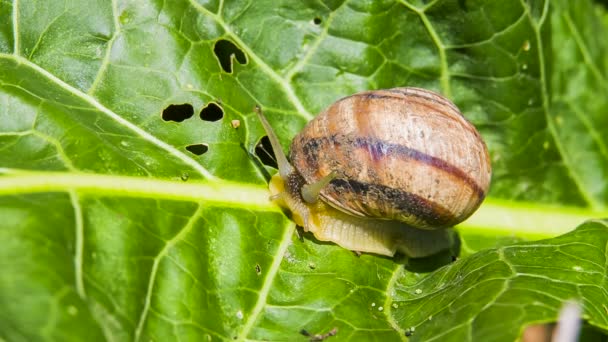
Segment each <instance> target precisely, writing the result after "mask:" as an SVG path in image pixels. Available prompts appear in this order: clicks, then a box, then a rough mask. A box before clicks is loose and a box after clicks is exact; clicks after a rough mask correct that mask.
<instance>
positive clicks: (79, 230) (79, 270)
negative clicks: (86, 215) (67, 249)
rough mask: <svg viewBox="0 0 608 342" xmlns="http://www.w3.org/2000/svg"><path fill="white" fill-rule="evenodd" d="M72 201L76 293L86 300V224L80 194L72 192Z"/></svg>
mask: <svg viewBox="0 0 608 342" xmlns="http://www.w3.org/2000/svg"><path fill="white" fill-rule="evenodd" d="M70 201H71V202H72V206H73V207H74V222H75V225H74V226H75V232H74V234H75V251H74V278H75V283H76V292H77V293H78V295H79V296H80V298H82V299H85V298H86V297H87V294H86V291H85V288H84V277H83V274H84V269H83V267H84V266H83V256H84V223H83V220H82V207H81V206H80V200H79V198H78V194H77V193H76V192H75V191H73V190H70Z"/></svg>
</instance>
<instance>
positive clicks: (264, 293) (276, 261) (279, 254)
mask: <svg viewBox="0 0 608 342" xmlns="http://www.w3.org/2000/svg"><path fill="white" fill-rule="evenodd" d="M295 228H296V226H295V224H294V223H290V224H289V225H288V226H287V227H285V228H284V229H285V231H284V232H283V236H282V237H281V244H280V245H279V247H278V248H277V251H276V253H275V257H274V258H273V260H272V264H271V265H270V268H269V269H268V273H267V274H266V278H264V283H263V284H262V288H261V289H260V293H259V296H258V299H257V301H256V303H255V306H254V307H253V310H252V311H251V313H250V314H249V317H248V318H247V321H246V322H245V325H244V326H243V330H241V333H240V334H239V336H238V338H237V341H244V340H245V339H246V338H247V336H248V335H249V333H250V332H251V329H252V328H253V325H254V324H255V322H256V321H257V319H258V316H259V315H260V313H261V312H262V310H263V309H264V306H265V305H266V299H267V298H268V294H269V293H270V289H271V287H272V285H273V282H274V278H275V277H276V275H277V273H278V272H279V268H280V267H281V262H282V261H283V256H284V255H285V252H286V251H287V248H288V247H289V245H290V244H291V238H292V236H293V232H294V230H295Z"/></svg>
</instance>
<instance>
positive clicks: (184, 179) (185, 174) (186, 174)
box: [181, 172, 190, 182]
mask: <svg viewBox="0 0 608 342" xmlns="http://www.w3.org/2000/svg"><path fill="white" fill-rule="evenodd" d="M188 178H190V175H189V174H188V173H187V172H184V173H182V176H181V179H182V180H183V181H184V182H185V181H187V180H188Z"/></svg>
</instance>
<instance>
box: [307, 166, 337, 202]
mask: <svg viewBox="0 0 608 342" xmlns="http://www.w3.org/2000/svg"><path fill="white" fill-rule="evenodd" d="M336 177H338V173H337V172H336V171H332V172H331V173H330V174H328V175H327V176H325V177H323V178H321V179H319V180H318V181H316V182H314V183H311V184H305V185H304V186H302V198H303V199H304V201H306V203H310V204H314V203H316V202H317V201H318V200H319V194H320V193H321V190H323V188H325V187H326V186H327V184H329V182H331V181H332V180H334V179H336Z"/></svg>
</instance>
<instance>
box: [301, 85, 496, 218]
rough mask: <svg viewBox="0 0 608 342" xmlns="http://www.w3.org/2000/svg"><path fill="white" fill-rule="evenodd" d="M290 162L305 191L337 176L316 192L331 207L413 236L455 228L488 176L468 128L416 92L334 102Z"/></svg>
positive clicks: (438, 99)
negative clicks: (396, 225) (406, 228)
mask: <svg viewBox="0 0 608 342" xmlns="http://www.w3.org/2000/svg"><path fill="white" fill-rule="evenodd" d="M290 159H291V163H292V165H293V167H294V168H295V169H296V170H297V171H298V173H299V174H300V175H301V176H302V177H303V178H304V180H305V182H306V183H308V184H311V183H315V182H317V181H319V180H320V179H321V178H323V177H324V176H327V175H328V174H329V173H330V172H332V171H334V172H336V173H337V174H338V177H337V178H336V179H334V180H332V181H331V182H330V184H329V185H327V186H326V187H325V188H324V189H323V190H322V191H321V197H322V198H323V199H324V200H325V201H326V202H327V203H329V204H330V205H331V206H333V207H335V208H337V209H339V210H341V211H344V212H347V213H350V214H353V215H356V216H364V217H372V218H381V219H388V220H399V221H402V222H405V223H407V224H408V225H410V226H412V227H417V228H440V227H449V226H453V225H455V224H457V223H459V222H462V221H463V220H464V219H466V218H467V217H469V216H470V215H471V214H472V213H473V212H474V211H475V210H476V209H477V208H478V207H479V205H480V204H481V202H482V201H483V199H484V197H485V195H486V193H487V191H488V187H489V184H490V176H491V166H490V158H489V155H488V150H487V148H486V145H485V143H484V142H483V140H482V139H481V137H480V135H479V133H478V132H477V130H476V129H475V127H474V126H473V125H472V124H471V123H470V122H468V121H467V120H466V119H465V118H464V117H463V116H462V114H461V113H460V111H459V110H458V108H456V106H455V105H454V104H453V103H452V102H450V101H449V100H448V99H446V98H444V97H443V96H441V95H439V94H437V93H434V92H432V91H429V90H425V89H418V88H394V89H387V90H377V91H366V92H361V93H357V94H354V95H352V96H348V97H345V98H343V99H341V100H338V101H337V102H335V103H334V104H332V105H331V106H330V107H329V108H327V109H326V110H325V111H323V112H322V113H320V114H319V115H318V116H317V117H316V118H315V119H314V120H312V121H311V122H309V123H308V125H307V126H306V127H305V128H304V130H303V131H302V132H300V133H299V134H298V135H297V136H296V137H295V138H294V140H293V143H292V145H291V151H290Z"/></svg>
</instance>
